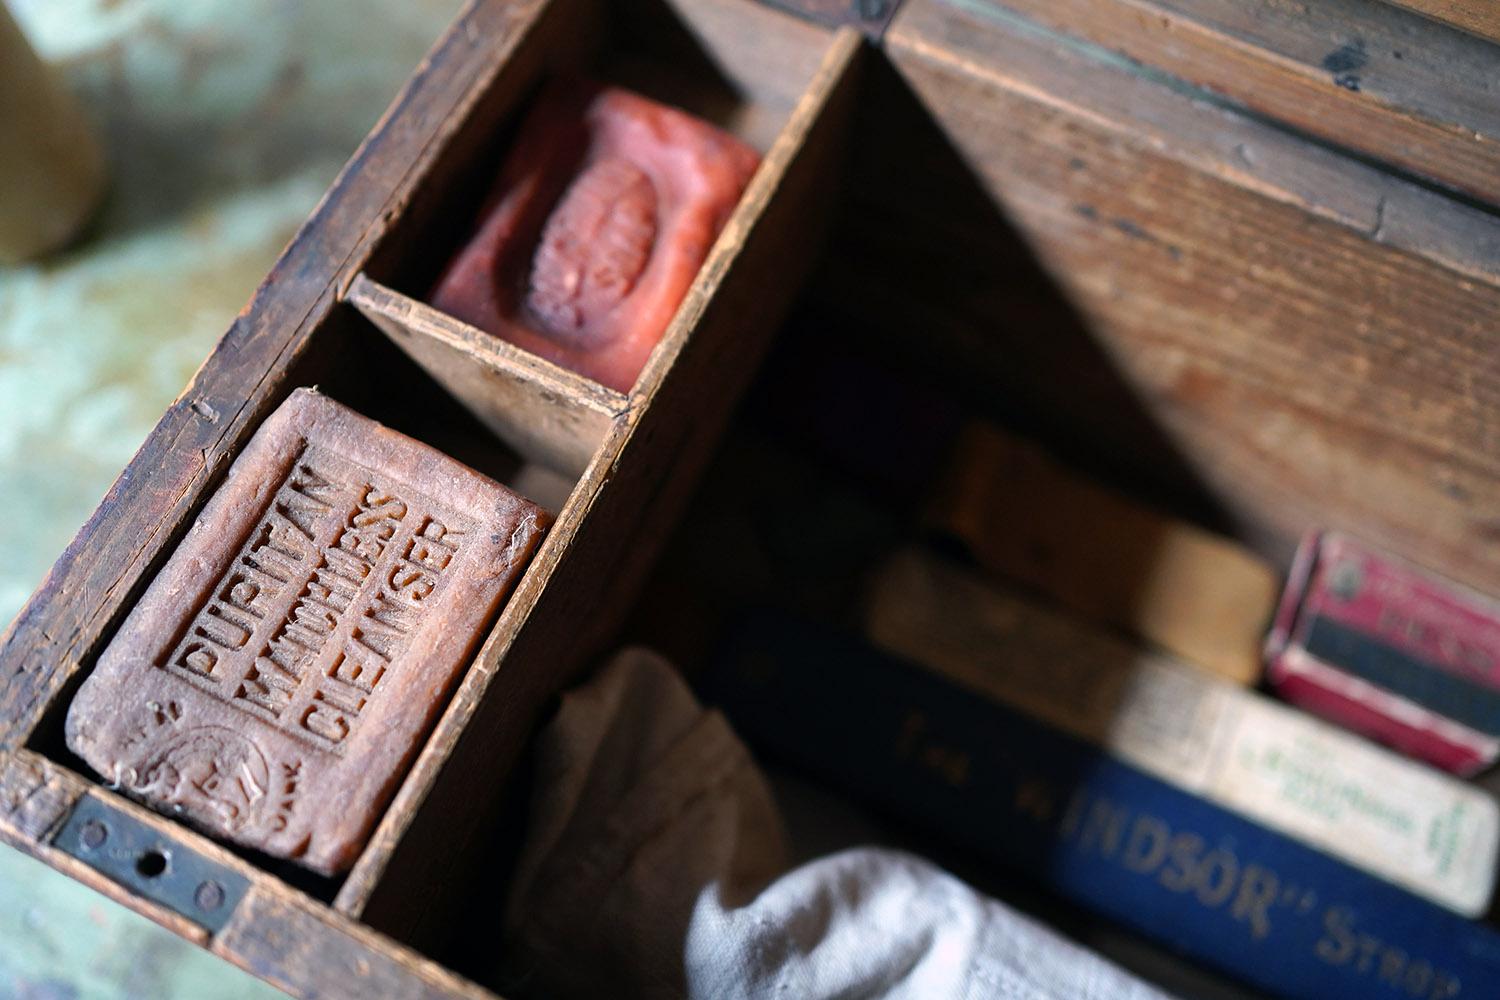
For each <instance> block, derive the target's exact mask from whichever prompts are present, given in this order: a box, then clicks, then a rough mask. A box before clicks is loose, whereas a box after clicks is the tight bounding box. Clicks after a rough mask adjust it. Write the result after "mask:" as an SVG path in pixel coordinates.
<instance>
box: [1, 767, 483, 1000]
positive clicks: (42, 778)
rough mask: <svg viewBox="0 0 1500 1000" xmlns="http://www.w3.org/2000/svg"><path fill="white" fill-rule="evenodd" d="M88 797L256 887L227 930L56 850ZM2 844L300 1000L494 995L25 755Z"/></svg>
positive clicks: (8, 773) (6, 795) (7, 798)
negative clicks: (54, 841) (208, 926)
mask: <svg viewBox="0 0 1500 1000" xmlns="http://www.w3.org/2000/svg"><path fill="white" fill-rule="evenodd" d="M85 795H93V796H96V797H99V798H101V799H104V800H106V801H107V802H108V804H109V805H110V806H111V807H113V808H115V809H118V810H120V811H122V812H125V813H128V814H129V815H130V816H131V817H132V818H133V819H135V820H136V821H137V822H139V823H141V824H143V825H145V826H147V827H150V828H152V829H154V830H157V831H159V833H160V836H161V838H162V842H163V843H164V844H166V845H173V844H181V845H183V846H185V847H186V848H187V849H189V850H191V851H194V852H196V853H197V854H199V855H201V856H202V857H204V858H206V859H208V860H209V861H211V862H212V863H213V864H216V865H219V866H221V867H223V868H226V869H229V870H231V871H234V872H235V873H237V874H239V875H241V876H243V877H245V878H246V879H248V880H249V881H250V883H251V888H250V891H249V893H248V894H247V895H246V897H245V899H244V900H242V901H241V902H240V904H239V906H238V907H237V908H236V909H235V912H234V916H233V917H232V918H231V920H230V923H229V924H228V926H226V927H225V928H224V930H223V931H222V932H221V933H220V934H219V935H217V936H216V937H211V936H210V935H209V934H208V932H207V931H205V930H204V929H203V928H202V927H200V926H198V925H197V924H194V923H193V922H191V921H189V920H187V919H185V918H183V917H180V916H178V915H177V914H175V913H172V912H171V911H169V910H167V909H165V908H163V907H161V906H158V905H157V904H155V903H153V902H151V901H149V900H146V899H143V898H141V897H139V896H137V895H136V894H135V893H133V892H131V891H130V890H128V889H125V888H124V887H122V886H120V885H119V884H117V883H115V882H113V881H112V880H110V879H108V878H106V877H105V876H103V875H101V874H100V873H99V872H97V871H95V870H94V869H93V868H91V867H90V866H88V865H86V864H84V863H83V862H81V861H79V860H76V859H75V858H72V857H70V856H68V855H67V854H65V853H63V852H62V851H60V850H58V849H57V848H55V847H53V846H51V843H50V838H51V836H52V835H53V834H54V833H55V832H56V830H57V829H58V828H59V827H60V826H61V825H62V823H63V821H64V820H65V819H66V818H67V814H68V813H69V812H70V811H71V810H72V808H73V806H74V805H75V804H76V803H77V802H78V801H79V800H80V799H81V798H82V797H83V796H85ZM0 842H5V843H8V844H10V845H11V846H12V847H15V848H18V849H20V850H22V851H24V852H26V853H27V854H30V855H32V856H33V857H36V858H38V859H39V860H42V861H45V862H46V863H48V864H50V865H52V866H53V867H54V868H56V869H58V870H59V871H62V872H63V873H65V874H67V875H70V876H72V877H73V878H75V879H77V880H78V881H80V882H82V883H84V884H85V885H88V886H89V887H90V888H93V889H95V890H97V891H99V892H101V893H103V894H105V895H106V896H109V897H110V898H111V899H114V900H116V901H117V902H120V903H122V904H124V905H125V906H127V907H129V908H130V909H132V910H134V911H136V912H137V913H140V914H142V915H143V916H145V917H148V918H150V919H152V920H154V921H156V922H157V923H159V924H161V925H162V926H164V927H166V928H167V929H169V930H172V931H175V932H176V933H178V934H180V935H182V936H183V937H185V938H187V939H188V940H190V941H193V942H195V943H197V944H199V945H202V946H204V947H207V948H209V949H210V950H212V951H213V952H214V953H215V954H217V955H219V956H220V957H222V958H225V959H227V960H228V961H230V962H233V963H234V964H236V965H238V966H240V967H242V968H244V969H246V970H247V971H249V972H251V973H253V974H255V975H258V976H260V977H261V978H262V979H265V980H267V981H268V982H271V983H273V984H274V985H276V986H277V987H279V988H281V989H283V990H286V991H287V992H289V993H291V994H293V995H295V996H306V997H322V998H329V1000H332V998H349V1000H355V998H364V997H371V996H380V997H388V996H389V997H412V998H417V997H421V998H427V997H475V998H478V997H491V996H492V994H490V993H488V992H486V991H485V990H482V989H480V988H479V987H477V986H475V985H474V984H472V983H470V982H468V981H466V980H464V979H463V978H461V977H459V976H455V975H453V974H452V973H450V972H447V971H446V970H444V969H442V968H441V967H439V966H437V965H436V964H435V963H433V962H430V961H428V960H426V959H423V958H421V957H420V956H418V955H416V954H415V953H413V952H412V951H410V950H409V949H407V948H405V947H403V946H402V945H400V944H398V943H396V942H394V941H391V940H389V939H387V938H384V937H382V936H381V935H379V934H377V933H375V932H373V931H371V930H369V929H367V928H363V927H360V926H358V925H357V924H354V923H353V922H351V921H349V920H347V919H346V918H343V917H340V916H339V915H338V914H336V913H333V912H331V911H330V910H328V908H327V907H324V906H322V905H321V904H319V903H316V902H315V901H313V900H312V899H309V898H308V897H306V896H304V895H302V894H301V893H299V892H296V891H295V890H290V889H288V888H287V887H286V886H285V884H284V883H282V882H281V881H280V880H279V879H277V878H276V877H274V876H272V875H268V874H267V873H265V872H263V871H261V870H260V869H258V868H256V867H255V866H253V865H251V864H250V863H248V862H247V861H245V860H243V859H242V858H240V857H238V856H237V855H235V854H233V853H232V852H230V851H228V850H226V849H224V848H223V847H220V846H219V845H217V844H215V843H213V842H212V841H210V840H209V839H208V838H206V837H204V836H202V835H200V834H197V833H195V832H194V831H192V830H189V829H187V828H186V827H183V826H181V825H179V824H177V823H174V822H173V821H172V820H170V819H167V818H166V817H163V816H159V815H157V814H156V813H153V812H151V811H150V810H148V809H145V808H143V807H141V806H138V805H136V804H134V803H132V802H129V801H127V800H125V799H123V798H121V797H120V796H117V795H114V794H113V793H110V792H107V791H103V790H100V789H98V788H95V787H93V786H92V785H91V783H89V782H88V781H87V780H86V779H84V778H83V777H82V776H80V775H78V774H75V773H73V772H72V771H69V770H67V769H66V768H63V767H60V766H58V765H56V764H53V763H51V762H50V761H48V760H46V759H45V758H43V757H41V756H39V755H37V754H35V753H32V752H31V751H27V750H19V751H9V752H5V753H0Z"/></svg>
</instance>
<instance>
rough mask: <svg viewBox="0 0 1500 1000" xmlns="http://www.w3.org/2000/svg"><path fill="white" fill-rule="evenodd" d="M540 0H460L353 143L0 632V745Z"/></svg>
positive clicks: (28, 713)
mask: <svg viewBox="0 0 1500 1000" xmlns="http://www.w3.org/2000/svg"><path fill="white" fill-rule="evenodd" d="M548 9H549V8H548V6H547V4H546V3H545V0H514V2H505V3H483V2H476V3H474V4H472V5H471V6H470V7H469V8H468V9H467V10H466V11H465V12H464V13H463V14H462V15H461V16H460V17H459V19H458V20H457V22H456V23H455V25H454V26H453V28H452V29H450V30H449V32H448V33H447V34H446V35H445V36H444V37H443V39H442V40H441V41H440V42H439V43H438V45H437V47H436V48H435V49H434V50H433V52H432V54H431V55H430V56H429V57H428V58H427V59H426V60H425V61H424V62H423V64H422V65H421V67H419V68H418V70H417V72H416V74H415V75H414V76H413V77H412V79H411V80H410V81H409V82H408V84H407V86H406V87H405V88H404V89H403V90H402V92H401V94H400V95H399V96H398V97H397V98H396V100H395V102H394V103H393V104H392V106H391V109H390V110H389V111H388V112H387V113H386V115H385V116H384V118H382V120H381V122H380V123H379V124H378V125H377V126H376V127H375V129H374V131H373V132H372V133H371V134H370V137H369V138H368V139H366V141H365V142H364V143H363V144H362V145H361V146H360V148H359V149H358V150H357V151H356V152H355V153H354V156H353V157H352V158H351V159H350V161H349V163H348V164H347V165H346V166H345V167H344V170H343V171H342V172H341V173H340V175H339V178H338V179H337V180H336V181H335V182H334V185H333V187H332V188H331V189H330V191H329V192H328V194H327V195H325V197H324V198H323V200H322V202H321V203H320V204H319V206H318V208H317V209H315V210H314V212H313V214H312V216H311V217H310V218H309V220H308V222H307V223H306V224H305V225H304V226H303V227H302V229H301V231H300V232H299V234H298V235H297V237H296V238H294V239H293V241H292V243H291V244H290V245H289V246H288V247H287V249H286V251H285V252H284V253H283V254H282V256H281V258H280V259H279V260H278V261H277V262H276V264H275V265H274V266H273V267H272V269H271V272H270V274H268V275H267V277H266V280H265V281H264V282H263V283H262V284H261V286H260V288H259V289H258V290H257V291H256V293H255V295H254V296H253V298H252V299H251V301H250V303H249V305H248V306H247V307H246V309H245V310H244V312H242V313H241V314H240V316H239V317H238V318H237V319H236V320H235V322H234V324H233V325H232V326H231V327H230V329H229V331H228V332H227V333H226V334H225V335H224V337H223V339H222V340H221V341H220V342H219V344H218V346H217V347H216V348H215V349H214V352H213V354H212V355H211V356H210V357H209V359H208V361H206V362H205V363H204V365H203V367H202V368H201V369H199V371H198V372H197V374H196V375H195V376H194V377H193V380H192V382H191V383H190V384H189V385H188V387H187V388H186V390H184V392H183V394H182V395H181V396H180V397H179V398H178V400H177V401H176V402H175V403H174V404H173V405H172V406H171V407H170V408H169V409H168V410H167V412H166V414H165V415H164V416H163V417H162V419H161V421H160V422H159V423H158V424H157V426H156V428H155V430H153V431H152V433H151V435H150V437H148V438H147V440H146V442H145V444H143V445H142V447H141V450H140V451H139V452H138V453H137V454H136V456H135V457H134V458H133V459H132V460H131V462H130V464H129V465H128V466H126V468H125V470H124V471H123V472H122V473H121V474H120V477H119V479H118V480H116V482H115V484H114V486H113V487H111V489H110V491H109V493H108V495H106V497H105V498H104V500H103V502H102V503H101V504H100V505H99V508H98V509H97V510H96V511H95V512H94V514H93V516H92V517H90V519H89V521H88V523H87V524H85V525H84V527H83V528H82V530H80V532H79V534H78V535H77V537H75V538H74V540H73V541H72V543H71V544H69V546H68V548H67V549H66V550H65V551H64V553H63V555H62V556H61V557H60V558H59V560H58V562H57V564H56V565H55V566H54V567H53V568H52V570H51V571H50V572H49V573H48V575H47V577H46V579H45V580H44V581H43V582H42V585H41V586H40V588H39V589H38V590H37V592H36V593H35V594H34V595H33V596H32V598H31V600H30V601H29V602H28V603H27V605H26V606H25V607H24V608H23V609H22V611H21V614H20V615H19V616H18V617H17V618H16V620H15V622H14V623H12V625H11V627H10V628H9V629H8V630H7V632H6V633H5V635H4V637H3V641H0V747H4V746H14V745H16V744H17V743H18V742H20V741H21V740H22V739H24V738H25V735H26V734H27V733H29V732H30V731H31V729H32V728H33V727H34V725H35V724H36V722H37V720H38V718H39V717H40V715H41V714H42V712H43V711H44V710H45V708H46V707H47V705H48V703H49V702H50V701H51V699H52V698H53V697H54V696H55V695H56V693H57V692H58V691H59V690H61V688H62V686H63V685H64V684H65V683H66V682H67V680H68V678H69V677H71V676H72V675H73V673H74V672H75V671H77V669H78V668H79V666H80V664H82V663H83V662H84V661H86V660H87V659H88V657H89V656H90V655H92V654H93V652H94V651H96V650H97V648H98V647H99V645H100V643H101V641H102V640H103V639H104V638H105V637H107V635H108V633H109V630H110V628H111V625H112V623H113V622H114V621H116V620H117V619H118V616H119V615H120V614H121V613H122V612H123V610H124V609H125V608H126V607H127V606H128V603H129V601H130V599H131V597H132V596H133V595H134V594H135V593H137V592H138V591H139V589H140V587H141V586H142V585H143V582H144V580H145V578H146V577H147V575H148V573H149V570H150V568H151V567H152V566H153V564H155V563H156V562H157V561H159V559H160V557H161V556H162V554H163V553H164V552H165V551H166V550H167V549H168V548H169V547H170V545H171V544H172V542H173V540H174V539H175V538H176V537H178V536H179V535H180V533H181V531H182V530H184V529H185V527H186V525H187V523H188V522H189V520H190V514H191V512H192V511H193V510H194V509H195V508H196V507H197V506H198V504H199V503H200V502H201V501H202V500H203V498H204V496H205V494H206V491H207V490H208V488H209V487H210V486H211V485H212V484H213V483H214V482H215V481H216V480H217V477H218V476H219V475H221V474H222V472H223V470H224V468H225V466H226V465H227V462H228V459H229V458H230V457H232V455H233V454H234V452H235V450H236V449H237V448H238V447H239V446H240V444H242V443H243V441H244V440H245V438H246V437H248V435H249V433H250V432H251V431H253V430H254V428H255V426H256V425H257V424H258V423H259V421H260V419H261V418H262V417H263V416H264V415H265V414H266V413H267V412H269V411H270V409H271V408H272V407H274V406H275V405H276V404H277V403H278V402H280V400H281V399H282V398H283V397H284V396H285V395H286V393H287V392H289V391H290V390H291V389H292V388H293V386H292V385H290V384H288V383H289V379H288V372H289V370H290V368H291V367H292V365H293V364H295V363H296V362H297V360H298V359H299V358H302V357H304V356H305V355H306V354H307V353H308V352H309V351H310V349H311V348H312V347H313V346H314V345H313V340H314V338H313V334H314V332H315V331H316V330H317V329H318V327H319V324H320V323H321V322H322V321H323V320H324V319H325V317H326V316H327V315H328V313H329V310H330V309H332V308H333V306H334V305H335V303H336V299H337V290H338V288H339V287H340V286H341V285H342V284H345V283H347V282H348V281H350V280H352V278H353V276H354V275H355V274H356V273H357V272H358V271H359V270H360V268H361V267H362V266H363V264H364V262H365V260H366V259H367V258H368V257H369V255H370V254H371V253H372V252H373V251H374V250H375V249H376V248H377V247H378V246H379V244H380V242H381V240H382V239H383V237H384V236H385V234H386V233H387V230H388V228H389V226H390V224H391V221H392V219H394V218H396V217H398V216H399V215H400V210H401V206H402V205H403V204H404V202H405V201H406V200H407V199H409V198H410V197H411V196H412V194H413V193H414V191H415V190H416V188H417V187H418V186H419V184H421V183H422V182H423V181H425V180H427V179H428V178H429V175H430V174H431V173H432V172H433V170H434V168H435V166H437V165H439V160H440V157H441V156H442V154H443V153H444V152H445V151H446V148H447V145H448V144H449V143H450V142H451V141H452V140H453V139H454V137H455V135H456V133H457V132H458V131H459V129H460V126H461V125H462V124H463V122H464V120H465V114H464V112H465V110H466V109H467V108H469V107H471V106H472V105H473V104H474V103H475V102H477V101H478V100H479V99H480V97H481V96H486V95H493V94H494V93H495V92H496V91H497V90H503V89H504V88H503V87H497V86H496V81H495V78H496V77H497V76H498V75H499V74H501V72H502V70H504V71H506V72H507V73H509V74H511V75H513V76H517V77H521V76H524V75H525V71H526V70H527V69H528V67H526V66H525V60H524V59H519V58H513V57H515V56H516V55H517V53H518V51H520V50H522V49H523V42H525V40H526V39H527V37H528V35H529V34H530V33H531V32H532V31H534V30H536V28H537V26H538V24H539V22H540V21H541V20H542V19H543V14H544V13H545V12H546V11H547V10H548ZM517 85H518V86H519V85H520V84H519V82H518V84H517Z"/></svg>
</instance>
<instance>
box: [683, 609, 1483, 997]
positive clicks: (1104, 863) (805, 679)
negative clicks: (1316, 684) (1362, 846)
mask: <svg viewBox="0 0 1500 1000" xmlns="http://www.w3.org/2000/svg"><path fill="white" fill-rule="evenodd" d="M704 687H705V694H706V695H707V696H708V697H709V698H710V699H714V700H717V701H718V702H719V703H720V704H721V705H722V706H723V707H724V708H725V710H726V712H727V713H728V715H729V716H730V718H731V720H732V721H733V723H734V724H735V726H736V727H737V728H738V729H739V730H740V732H741V733H742V734H743V735H745V736H746V737H747V738H748V739H750V741H751V742H752V743H754V744H756V745H758V746H759V747H761V748H762V749H763V750H765V751H767V752H769V753H771V754H773V755H775V756H778V757H781V758H783V759H786V760H788V761H790V762H792V763H794V764H797V765H800V766H802V767H804V768H806V769H808V770H810V771H814V772H817V773H820V774H821V775H822V776H823V777H824V778H825V779H828V780H830V781H832V782H833V783H835V784H837V785H839V786H842V787H843V788H844V789H845V790H846V791H848V792H851V793H853V794H855V795H856V796H859V797H861V798H865V799H867V800H869V801H871V802H872V803H874V804H876V805H877V806H880V807H883V808H886V809H888V810H890V811H892V812H894V813H896V814H898V815H900V816H902V817H904V818H906V819H907V820H909V821H912V822H915V823H917V824H920V825H925V826H927V827H929V828H930V829H932V830H933V831H934V832H936V833H938V834H939V835H942V836H946V837H948V838H950V839H952V840H954V841H956V842H957V843H959V844H961V845H963V846H966V847H968V848H970V849H973V850H975V851H978V852H981V853H983V854H985V855H988V856H990V857H992V858H993V859H995V860H997V861H999V862H1001V863H1003V864H1005V865H1007V866H1010V867H1013V868H1016V869H1019V870H1020V871H1022V872H1023V873H1026V874H1029V875H1032V876H1034V877H1036V878H1039V879H1040V880H1042V881H1043V882H1044V883H1046V884H1047V885H1049V886H1050V887H1051V888H1053V889H1054V890H1056V891H1058V892H1059V893H1061V894H1063V895H1065V896H1068V897H1071V898H1072V899H1074V900H1075V901H1077V902H1079V903H1081V904H1084V905H1086V906H1089V907H1091V908H1093V909H1095V910H1097V911H1099V912H1101V913H1104V914H1106V915H1108V916H1111V917H1113V918H1115V919H1118V920H1119V921H1121V922H1122V923H1125V924H1128V925H1130V926H1133V927H1135V928H1136V929H1138V930H1140V931H1141V932H1143V933H1145V934H1147V935H1149V936H1151V937H1154V938H1157V939H1159V940H1161V941H1163V942H1164V943H1166V944H1168V945H1169V946H1172V947H1175V948H1178V949H1180V950H1181V951H1183V952H1185V953H1187V954H1189V955H1192V956H1195V957H1197V958H1199V959H1200V960H1202V961H1204V962H1205V963H1206V964H1210V965H1213V966H1217V967H1218V968H1220V969H1222V970H1224V971H1226V972H1229V973H1230V974H1233V975H1236V976H1239V977H1241V978H1243V979H1244V980H1246V981H1248V982H1250V983H1253V984H1255V985H1257V986H1259V987H1261V988H1264V989H1267V990H1271V991H1274V992H1277V993H1279V994H1281V995H1284V996H1287V997H1292V998H1305V1000H1346V998H1347V1000H1382V998H1397V997H1404V998H1426V1000H1449V998H1474V1000H1477V998H1481V997H1486V998H1491V1000H1492V998H1493V997H1494V996H1495V995H1496V984H1500V934H1496V932H1494V931H1493V930H1491V929H1489V928H1487V927H1485V926H1483V925H1480V924H1476V923H1473V922H1470V921H1467V920H1464V919H1463V918H1461V917H1458V916H1456V915H1455V914H1453V913H1451V912H1449V911H1447V910H1444V909H1442V908H1441V907H1438V906H1435V905H1433V904H1431V903H1429V902H1427V901H1425V900H1423V899H1421V898H1419V897H1417V896H1414V895H1412V894H1410V893H1408V892H1405V891H1403V890H1401V889H1399V888H1397V887H1395V886H1393V885H1390V884H1389V883H1386V882H1384V881H1382V880H1380V879H1376V878H1373V877H1371V876H1369V875H1367V874H1365V873H1363V872H1361V871H1360V870H1358V869H1356V868H1354V867H1352V866H1350V865H1347V864H1344V863H1342V862H1340V861H1338V860H1336V859H1333V858H1330V857H1328V856H1326V855H1323V854H1320V853H1319V852H1317V851H1315V850H1313V849H1312V848H1310V847H1307V846H1306V845H1304V844H1302V843H1300V842H1298V841H1297V840H1295V839H1293V838H1291V837H1287V836H1285V835H1283V834H1280V833H1277V832H1275V831H1273V830H1270V829H1268V828H1266V827H1264V826H1261V825H1259V824H1256V823H1253V822H1251V821H1250V820H1248V819H1246V818H1244V817H1243V816H1241V815H1238V814H1237V813H1235V812H1234V811H1232V810H1229V809H1225V808H1223V807H1221V806H1219V805H1217V804H1215V803H1213V802H1210V801H1207V800H1205V799H1202V798H1199V797H1197V796H1194V795H1192V794H1189V793H1187V792H1185V791H1183V790H1182V789H1180V788H1178V787H1175V786H1173V785H1172V784H1170V783H1168V782H1164V781H1161V780H1160V779H1157V778H1155V777H1152V776H1151V775H1149V774H1146V773H1145V772H1143V771H1141V770H1138V769H1136V768H1133V767H1131V766H1129V765H1126V764H1123V763H1121V762H1119V761H1117V760H1114V759H1112V758H1110V757H1109V756H1108V755H1106V754H1104V753H1102V752H1101V751H1100V750H1099V749H1098V748H1097V747H1095V746H1092V745H1090V744H1089V743H1087V742H1085V741H1083V740H1080V739H1077V738H1075V737H1072V736H1069V735H1067V734H1065V733H1063V732H1060V731H1058V730H1055V729H1053V728H1051V727H1048V726H1046V725H1044V724H1042V723H1040V722H1038V721H1035V720H1032V719H1030V718H1027V717H1026V716H1024V715H1021V714H1020V713H1018V712H1015V711H1013V710H1010V709H1008V708H1006V707H1005V706H1003V705H997V704H994V703H992V702H988V701H986V700H984V699H981V698H977V697H975V696H974V695H972V694H971V693H969V692H967V691H965V690H963V689H961V688H958V687H955V686H953V685H951V684H948V683H946V682H945V681H943V680H941V679H940V678H937V677H935V676H933V675H931V674H930V673H927V672H925V671H923V670H922V669H920V668H918V667H915V666H913V665H910V664H907V663H905V662H903V661H900V660H897V659H895V658H893V657H890V656H887V655H886V654H883V653H881V652H879V651H878V650H875V649H873V648H872V647H870V646H868V645H866V644H864V643H862V642H860V641H858V640H855V639H853V638H851V637H848V636H846V635H843V634H841V633H837V632H834V631H830V630H828V629H826V628H823V627H820V626H815V625H812V624H810V623H806V622H801V621H797V620H793V619H789V618H786V617H784V616H780V615H774V614H772V615H758V616H752V617H749V618H747V619H744V620H742V621H741V623H740V624H739V627H737V628H735V629H734V630H733V631H732V632H731V634H730V635H729V636H728V637H727V640H726V641H725V643H724V644H723V646H722V647H721V649H720V652H719V655H718V656H717V657H716V659H715V662H714V664H713V665H712V667H711V669H710V671H709V673H708V675H707V676H706V677H705V685H704Z"/></svg>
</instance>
